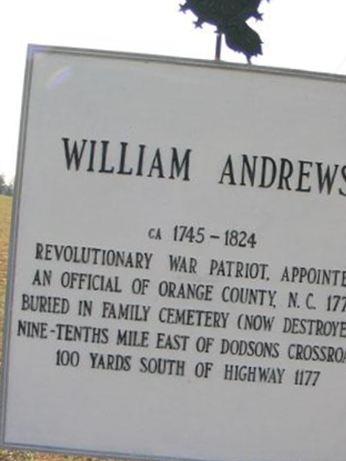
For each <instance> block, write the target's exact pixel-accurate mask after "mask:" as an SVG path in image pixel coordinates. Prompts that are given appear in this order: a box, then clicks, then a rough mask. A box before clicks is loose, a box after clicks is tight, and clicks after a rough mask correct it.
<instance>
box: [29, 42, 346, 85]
mask: <svg viewBox="0 0 346 461" xmlns="http://www.w3.org/2000/svg"><path fill="white" fill-rule="evenodd" d="M27 48H28V49H27V59H28V60H30V59H31V58H33V56H34V55H35V54H39V53H57V54H71V55H81V56H94V57H103V58H113V59H122V60H130V61H142V62H154V63H162V64H175V65H184V66H192V67H204V68H213V69H219V70H234V71H238V72H239V71H240V72H250V73H260V74H271V75H282V76H286V77H295V78H303V79H310V80H311V79H312V80H325V81H334V82H340V83H346V75H343V74H332V73H327V72H325V73H324V72H314V71H308V70H300V69H290V68H284V67H271V66H258V65H251V64H250V65H249V64H240V63H232V62H227V61H213V60H207V59H194V58H186V57H176V56H166V55H155V54H145V53H134V52H125V51H112V50H99V49H91V48H77V47H65V46H54V45H39V44H33V43H30V44H28V47H27Z"/></svg>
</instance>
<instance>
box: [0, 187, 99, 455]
mask: <svg viewBox="0 0 346 461" xmlns="http://www.w3.org/2000/svg"><path fill="white" fill-rule="evenodd" d="M11 210H12V198H11V197H5V196H4V195H0V360H1V353H2V351H1V348H2V331H3V319H4V305H5V293H6V278H7V262H8V245H9V238H10V227H11ZM93 459H94V458H85V457H84V458H82V457H75V456H58V455H48V454H42V453H29V452H20V451H6V450H1V449H0V461H36V460H37V461H92V460H93Z"/></svg>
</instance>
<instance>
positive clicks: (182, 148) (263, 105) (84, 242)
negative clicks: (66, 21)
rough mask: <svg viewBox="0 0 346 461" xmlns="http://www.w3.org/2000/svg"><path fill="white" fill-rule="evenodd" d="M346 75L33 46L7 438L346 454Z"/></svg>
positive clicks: (77, 445)
mask: <svg viewBox="0 0 346 461" xmlns="http://www.w3.org/2000/svg"><path fill="white" fill-rule="evenodd" d="M345 105H346V85H345V79H344V78H341V77H336V76H331V75H316V74H310V73H304V72H294V71H286V70H285V71H284V70H278V69H265V68H258V67H256V68H250V67H248V66H241V65H231V64H226V63H218V64H215V63H210V62H204V61H193V60H186V59H174V58H161V57H154V56H143V55H131V54H118V53H111V52H101V51H86V50H76V49H68V48H66V49H65V48H50V47H41V46H30V47H29V52H28V64H27V72H26V82H25V91H24V103H23V115H22V124H21V136H20V146H19V161H18V171H17V185H16V201H15V211H14V223H13V231H12V246H11V262H10V273H9V289H8V294H7V314H6V341H5V354H4V369H3V392H2V424H1V442H2V445H3V446H5V447H16V448H25V449H27V448H29V449H30V448H31V449H40V450H48V451H60V452H63V453H65V452H66V453H82V454H87V455H100V456H106V455H110V456H113V457H115V456H120V457H130V458H136V457H147V458H158V459H164V458H169V459H173V458H176V459H194V460H206V461H207V460H218V461H219V460H220V461H221V460H224V461H226V460H227V461H250V460H251V461H292V460H300V461H325V460H327V459H328V460H329V459H330V460H333V461H344V459H345V448H344V438H345V431H346V418H345V415H346V398H345V391H344V388H345V384H346V371H345V367H346V363H345V362H346V292H345V287H346V266H345V254H346V248H345V223H346V213H345V203H346V155H345V153H346V130H345V126H346V115H345Z"/></svg>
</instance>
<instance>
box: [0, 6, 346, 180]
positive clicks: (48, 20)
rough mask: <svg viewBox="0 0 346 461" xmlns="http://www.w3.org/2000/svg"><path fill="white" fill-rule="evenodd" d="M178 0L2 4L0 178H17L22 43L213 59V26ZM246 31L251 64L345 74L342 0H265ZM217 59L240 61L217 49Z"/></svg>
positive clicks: (237, 56) (344, 9)
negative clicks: (199, 25)
mask: <svg viewBox="0 0 346 461" xmlns="http://www.w3.org/2000/svg"><path fill="white" fill-rule="evenodd" d="M183 2H184V0H7V1H3V4H2V8H1V20H0V50H1V56H2V65H1V71H0V76H1V77H0V78H1V85H0V100H1V104H0V123H1V124H0V126H1V153H0V174H4V175H5V177H6V180H7V181H10V180H11V179H12V178H13V177H14V174H15V165H16V157H17V144H18V137H19V123H20V112H21V98H22V87H23V80H24V69H25V57H26V48H27V44H28V43H33V44H40V45H54V46H67V47H78V48H91V49H99V50H113V51H125V52H135V53H146V54H158V55H166V56H180V57H188V58H195V59H208V60H212V59H214V52H215V38H216V36H215V34H214V29H215V28H213V27H212V26H208V25H206V26H204V27H203V29H195V28H194V25H193V21H194V19H195V17H194V15H193V14H192V13H191V12H188V13H186V14H183V13H181V12H179V3H183ZM260 10H261V12H263V21H262V22H255V21H253V23H252V26H253V27H254V28H255V29H256V30H257V31H258V32H259V33H260V35H261V38H262V40H263V42H264V45H263V55H262V56H259V57H258V58H254V59H253V65H261V66H270V67H281V68H290V69H300V70H309V71H313V72H327V73H332V74H343V75H346V25H345V21H346V1H345V0H271V1H270V2H267V0H263V1H262V5H261V8H260ZM222 60H224V61H228V62H241V63H245V62H246V60H245V58H244V57H243V56H242V55H240V54H237V53H234V52H232V51H230V50H227V49H226V46H225V45H224V46H223V50H222Z"/></svg>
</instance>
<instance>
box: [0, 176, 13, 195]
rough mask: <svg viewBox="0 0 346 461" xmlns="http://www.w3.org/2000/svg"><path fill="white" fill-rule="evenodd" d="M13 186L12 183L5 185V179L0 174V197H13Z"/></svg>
mask: <svg viewBox="0 0 346 461" xmlns="http://www.w3.org/2000/svg"><path fill="white" fill-rule="evenodd" d="M13 189H14V184H13V181H11V182H9V183H6V180H5V177H4V175H3V174H0V195H8V196H12V195H13Z"/></svg>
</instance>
